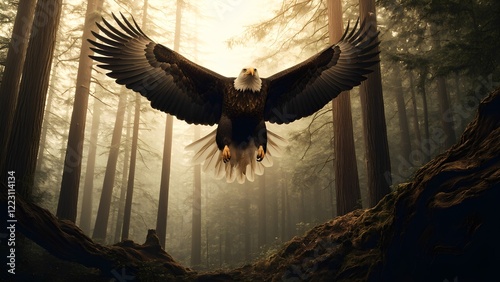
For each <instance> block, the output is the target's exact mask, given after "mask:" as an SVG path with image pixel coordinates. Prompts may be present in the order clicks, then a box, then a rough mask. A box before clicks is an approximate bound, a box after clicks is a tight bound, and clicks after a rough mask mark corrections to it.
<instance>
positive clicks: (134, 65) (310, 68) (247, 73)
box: [88, 14, 379, 183]
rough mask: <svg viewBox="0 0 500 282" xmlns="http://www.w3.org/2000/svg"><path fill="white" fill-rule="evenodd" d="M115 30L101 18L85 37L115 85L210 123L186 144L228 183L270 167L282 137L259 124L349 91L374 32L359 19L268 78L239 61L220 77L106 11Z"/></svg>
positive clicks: (366, 61)
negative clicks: (230, 74)
mask: <svg viewBox="0 0 500 282" xmlns="http://www.w3.org/2000/svg"><path fill="white" fill-rule="evenodd" d="M113 18H114V20H115V21H116V23H117V24H118V26H119V28H117V27H114V26H113V25H111V24H110V23H109V22H108V21H106V19H104V18H103V19H102V22H103V24H104V25H101V24H99V23H96V24H97V27H98V28H99V29H100V30H101V32H102V34H99V33H97V32H92V33H93V34H94V36H95V37H96V38H97V39H99V40H100V41H101V42H96V41H94V40H90V39H89V40H88V41H89V42H90V43H91V44H92V45H93V47H91V49H92V50H93V51H94V52H95V53H97V54H100V56H91V58H92V59H94V60H96V61H98V62H100V63H102V64H100V65H98V66H99V67H101V68H103V69H106V70H109V71H110V72H108V73H107V75H108V76H109V77H111V78H114V79H115V80H116V83H118V84H121V85H125V86H126V87H127V88H129V89H132V90H134V91H136V92H139V93H140V94H141V95H142V96H144V97H146V98H147V99H148V100H149V101H151V106H152V107H153V108H155V109H158V110H160V111H163V112H166V113H168V114H171V115H174V116H176V117H177V118H178V119H181V120H184V121H186V122H187V123H190V124H201V125H215V124H217V129H216V130H214V131H213V132H212V133H210V134H208V135H207V136H205V137H203V138H201V139H200V140H197V141H195V142H194V143H192V144H191V145H188V147H187V148H188V149H191V150H194V151H195V156H194V161H195V162H196V163H203V169H204V170H205V171H208V170H213V171H214V174H215V176H216V178H223V177H224V176H225V177H226V180H227V181H228V182H233V181H234V180H237V181H238V182H239V183H243V182H244V181H245V178H247V179H248V180H249V181H253V180H254V177H255V174H258V175H262V174H263V172H264V167H269V166H271V165H272V158H271V155H273V154H274V155H277V154H279V147H280V146H282V145H283V144H286V141H285V140H284V139H283V138H281V137H279V136H278V135H277V134H275V133H272V132H271V131H269V130H267V129H266V122H270V123H275V124H287V123H290V122H293V121H295V120H298V119H300V118H303V117H307V116H309V115H311V114H313V113H314V112H316V111H318V110H320V109H321V108H322V107H323V106H325V105H326V104H327V103H328V102H329V101H331V100H332V99H333V98H335V97H337V96H338V95H339V94H340V93H341V92H342V91H344V90H349V89H352V88H353V87H354V86H357V85H359V84H360V83H361V81H363V80H365V79H366V75H367V74H368V73H370V72H371V69H370V68H371V66H373V65H374V64H376V63H377V62H378V60H377V57H376V55H377V54H378V51H377V49H376V48H375V47H376V46H377V45H378V44H379V41H378V40H377V37H378V33H375V32H371V30H370V29H369V28H366V27H365V24H364V22H363V23H362V24H361V25H360V27H359V28H357V27H358V23H359V19H358V21H356V24H355V26H354V28H353V29H352V30H349V25H348V26H347V28H346V31H345V33H344V35H343V36H342V38H341V39H340V40H339V42H337V43H336V44H334V45H330V46H328V47H327V48H325V49H324V50H322V51H321V52H319V53H318V54H316V55H314V56H312V57H311V58H309V59H307V60H306V61H304V62H302V63H300V64H298V65H295V66H293V67H291V68H288V69H285V70H283V71H281V72H278V73H276V74H274V75H272V76H270V77H268V78H261V77H260V76H259V72H258V70H257V68H254V67H245V68H243V69H242V70H241V72H240V73H239V75H238V77H236V78H235V77H225V76H222V75H220V74H218V73H216V72H214V71H211V70H209V69H207V68H204V67H202V66H200V65H197V64H195V63H193V62H192V61H190V60H188V59H186V58H185V57H183V56H182V55H180V54H179V53H177V52H175V51H173V50H171V49H169V48H167V47H165V46H163V45H161V44H158V43H156V42H154V41H153V40H152V39H150V38H149V37H148V36H147V35H146V34H145V33H144V32H143V31H142V30H141V28H140V27H139V25H138V24H137V23H136V22H135V20H134V19H133V18H132V21H133V24H132V23H131V22H130V21H128V20H127V19H126V18H125V17H124V16H123V15H121V18H122V20H120V19H119V18H118V17H116V16H115V15H114V14H113Z"/></svg>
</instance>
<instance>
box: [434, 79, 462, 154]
mask: <svg viewBox="0 0 500 282" xmlns="http://www.w3.org/2000/svg"><path fill="white" fill-rule="evenodd" d="M437 86H438V91H437V94H438V105H439V112H440V113H441V115H442V116H441V118H440V119H441V124H442V127H443V131H444V134H445V137H446V138H445V139H444V146H445V147H446V149H448V148H450V147H451V146H453V145H454V144H455V142H456V141H457V137H456V135H455V122H454V121H453V115H449V116H448V117H447V118H444V114H445V113H446V112H447V111H450V109H451V106H450V99H449V97H448V88H447V86H446V79H445V78H444V77H443V76H439V77H438V78H437Z"/></svg>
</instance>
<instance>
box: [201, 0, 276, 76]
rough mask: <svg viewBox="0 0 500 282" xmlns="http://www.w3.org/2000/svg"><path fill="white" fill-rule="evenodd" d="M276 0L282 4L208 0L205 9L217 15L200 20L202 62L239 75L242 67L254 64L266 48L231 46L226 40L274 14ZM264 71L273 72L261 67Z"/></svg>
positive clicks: (213, 68) (207, 12) (255, 1)
mask: <svg viewBox="0 0 500 282" xmlns="http://www.w3.org/2000/svg"><path fill="white" fill-rule="evenodd" d="M272 2H274V3H279V1H266V0H253V1H244V0H216V1H206V2H205V7H206V10H205V11H204V12H205V13H206V14H209V15H213V18H212V19H204V20H203V21H199V22H200V24H201V25H202V26H200V27H199V28H201V29H200V34H199V35H198V37H199V38H200V40H202V41H203V44H205V46H203V47H202V48H203V49H204V51H205V53H204V55H203V57H200V59H201V60H202V61H200V63H201V64H203V66H205V67H207V68H210V69H212V70H214V71H216V72H218V73H220V74H222V75H225V76H237V75H238V73H239V71H240V70H241V68H243V67H247V66H250V65H251V64H252V61H253V60H254V59H255V58H256V57H258V54H259V51H260V52H262V47H260V46H259V45H258V44H254V43H252V44H248V45H245V46H235V47H233V48H232V49H229V48H228V46H227V43H226V42H227V40H229V39H230V38H232V37H234V36H238V35H241V34H242V33H243V32H244V31H245V27H246V26H249V25H251V24H256V23H259V22H261V21H263V20H265V19H268V18H270V17H272V15H273V10H274V9H275V6H276V5H273V4H272ZM254 67H258V66H254ZM259 70H260V69H259ZM260 74H261V75H262V76H264V77H265V76H269V75H270V74H266V73H265V69H262V70H260Z"/></svg>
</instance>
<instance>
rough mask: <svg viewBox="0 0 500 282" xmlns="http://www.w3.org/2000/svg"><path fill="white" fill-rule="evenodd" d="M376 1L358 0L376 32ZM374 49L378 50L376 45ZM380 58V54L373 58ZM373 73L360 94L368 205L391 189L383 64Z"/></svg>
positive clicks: (375, 201) (371, 205)
mask: <svg viewBox="0 0 500 282" xmlns="http://www.w3.org/2000/svg"><path fill="white" fill-rule="evenodd" d="M375 11H376V9H375V0H362V1H359V14H360V21H361V22H365V23H366V24H367V25H368V26H369V28H370V30H369V31H368V32H371V33H374V32H377V16H376V13H375ZM373 52H378V47H376V48H375V49H374V50H373ZM374 59H378V55H377V56H376V57H375V58H374ZM372 70H373V72H372V73H370V74H368V75H367V79H366V80H365V81H363V82H361V85H360V86H359V97H360V100H361V109H362V115H363V137H364V140H365V158H366V176H367V181H368V192H369V196H370V197H369V203H368V206H369V207H373V206H375V205H376V204H377V203H378V202H379V201H380V200H381V199H382V198H383V197H384V196H385V195H387V194H388V193H389V192H390V191H391V188H390V186H391V184H392V183H391V181H390V178H389V177H387V175H390V174H391V159H390V157H389V145H388V141H387V127H386V123H385V110H384V97H383V92H382V74H381V70H380V64H376V65H374V66H373V67H372Z"/></svg>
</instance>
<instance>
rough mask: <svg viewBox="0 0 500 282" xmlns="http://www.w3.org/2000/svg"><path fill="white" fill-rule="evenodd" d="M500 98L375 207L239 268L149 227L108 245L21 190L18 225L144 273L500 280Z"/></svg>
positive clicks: (65, 254) (60, 253) (66, 251)
mask: <svg viewBox="0 0 500 282" xmlns="http://www.w3.org/2000/svg"><path fill="white" fill-rule="evenodd" d="M499 108H500V89H498V90H496V91H495V92H494V93H492V94H491V95H490V96H489V97H487V98H486V99H485V100H483V102H482V103H481V104H480V106H479V113H478V114H477V115H476V117H475V119H474V120H473V121H472V122H471V124H469V126H468V127H467V129H466V130H465V132H464V134H463V135H462V138H461V140H460V141H459V143H458V144H456V145H454V146H453V147H451V148H450V149H449V150H448V151H446V152H445V153H443V154H441V155H439V156H437V157H436V158H434V159H433V160H432V161H430V162H429V163H427V164H426V165H425V166H423V167H422V168H421V169H419V170H418V171H417V172H416V174H415V177H414V179H413V180H412V181H411V182H408V183H404V184H402V185H400V186H399V187H398V188H397V189H396V190H395V191H393V192H391V193H390V194H388V195H387V196H386V197H384V198H383V199H382V200H381V201H380V202H379V203H378V204H377V205H376V206H375V207H373V208H371V209H366V210H356V211H353V212H351V213H348V214H346V215H344V216H340V217H337V218H335V219H334V220H332V221H329V222H326V223H324V224H321V225H318V226H316V227H315V228H313V229H312V230H310V231H309V232H308V233H307V234H306V235H304V236H303V237H295V238H293V239H292V240H291V241H289V242H287V243H286V244H285V245H284V246H283V248H282V249H281V250H279V251H278V252H276V253H275V254H273V255H271V256H270V257H268V258H265V259H261V260H260V261H257V262H255V263H253V264H251V265H246V266H244V267H240V268H237V269H233V270H227V271H219V272H210V273H197V272H195V271H192V270H190V269H188V268H185V267H183V266H181V265H179V264H178V263H176V262H175V261H174V260H173V259H172V257H170V256H169V255H168V254H167V253H165V252H164V251H163V250H162V249H161V248H160V245H159V243H158V240H157V237H156V236H155V233H154V231H151V230H150V231H149V234H148V237H147V239H146V243H144V244H143V245H138V244H135V243H133V242H131V241H124V242H121V243H119V244H115V245H113V246H102V245H99V244H96V243H94V242H92V240H90V239H89V238H88V237H87V236H85V235H84V234H83V233H82V232H81V231H80V229H79V228H78V227H76V226H75V225H74V224H73V223H72V222H69V221H63V220H58V219H57V218H55V217H54V216H53V215H52V214H50V212H48V211H47V210H45V209H42V208H40V207H37V206H36V205H34V204H27V203H25V202H24V201H22V200H21V199H20V198H18V201H17V203H16V204H17V208H16V217H17V220H18V230H19V231H21V232H22V233H23V234H24V235H26V236H27V237H29V238H31V239H32V240H34V241H35V242H37V243H38V244H40V245H41V246H43V247H44V248H46V249H47V250H48V251H49V252H51V253H52V254H54V255H55V256H57V257H60V258H63V259H66V260H72V261H76V262H79V263H81V264H84V265H86V266H89V267H98V268H100V269H101V270H102V271H103V272H102V273H103V275H110V274H109V273H110V270H112V269H116V268H117V267H120V268H123V267H126V269H127V272H126V273H127V274H128V275H131V276H132V275H134V278H135V279H137V280H140V281H299V280H305V281H445V280H448V281H496V280H497V279H498V271H497V269H498V267H497V265H496V264H497V262H498V261H500V243H499V242H498V238H499V237H500V221H499V220H498V215H499V214H500V205H499V204H498V200H499V199H500V142H498V140H500V112H499V111H498V109H499ZM4 188H5V187H4ZM5 191H6V189H2V192H1V193H0V198H1V200H2V201H0V203H2V205H5V204H4V203H5V202H6V199H5V197H6V195H5V194H6V192H5ZM2 208H5V207H2Z"/></svg>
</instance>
